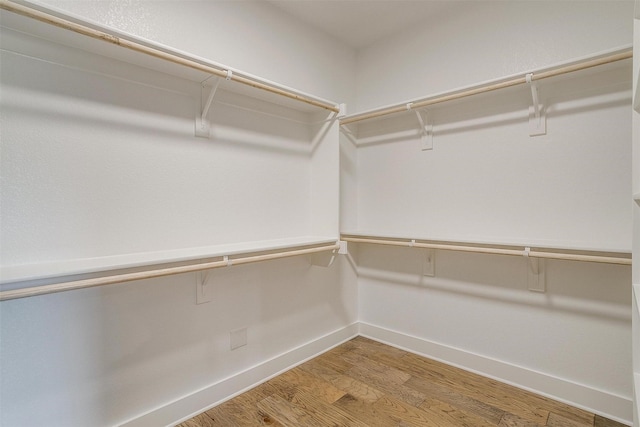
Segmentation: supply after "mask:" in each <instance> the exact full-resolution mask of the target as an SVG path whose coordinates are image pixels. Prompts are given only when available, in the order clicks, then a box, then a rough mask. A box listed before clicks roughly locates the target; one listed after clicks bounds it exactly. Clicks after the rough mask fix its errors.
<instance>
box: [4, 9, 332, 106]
mask: <svg viewBox="0 0 640 427" xmlns="http://www.w3.org/2000/svg"><path fill="white" fill-rule="evenodd" d="M0 9H5V10H7V11H10V12H13V13H17V14H19V15H22V16H26V17H28V18H32V19H35V20H37V21H40V22H44V23H46V24H50V25H53V26H56V27H60V28H63V29H66V30H70V31H73V32H76V33H78V34H82V35H84V36H87V37H91V38H93V39H96V40H101V41H104V42H107V43H111V44H114V45H117V46H121V47H123V48H126V49H129V50H132V51H135V52H139V53H143V54H146V55H149V56H153V57H155V58H159V59H162V60H165V61H168V62H172V63H174V64H178V65H182V66H185V67H189V68H192V69H195V70H199V71H203V72H205V73H208V74H212V75H215V76H218V77H224V78H225V79H226V78H228V77H229V75H228V73H227V70H224V69H218V68H216V67H213V66H211V65H207V64H202V63H199V62H197V61H194V60H191V59H188V58H182V57H180V56H177V55H174V54H171V53H168V52H164V51H162V50H159V49H156V48H153V47H149V46H145V45H143V44H140V43H137V42H135V41H132V40H127V39H125V38H122V37H118V36H116V35H113V34H109V33H107V32H104V31H100V30H96V29H93V28H90V27H87V26H85V25H81V24H77V23H75V22H71V21H68V20H66V19H62V18H59V17H57V16H54V15H51V14H49V13H46V12H42V11H39V10H36V9H33V8H31V7H28V6H24V5H21V4H17V3H14V2H12V1H9V0H0ZM239 74H240V73H239V72H236V71H233V73H232V74H231V75H230V80H232V81H235V82H238V83H241V84H244V85H247V86H251V87H254V88H256V89H261V90H264V91H267V92H271V93H274V94H276V95H280V96H284V97H287V98H290V99H294V100H296V101H300V102H304V103H307V104H310V105H313V106H316V107H320V108H324V109H326V110H329V111H333V112H335V113H338V112H340V108H339V106H337V105H334V104H331V103H328V102H323V101H320V100H316V99H312V98H309V97H308V96H306V95H303V94H301V93H296V92H293V91H291V90H285V89H282V88H279V87H276V86H274V85H271V84H267V83H264V82H260V81H257V80H255V79H251V78H248V77H246V76H242V75H239Z"/></svg>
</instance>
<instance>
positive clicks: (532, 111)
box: [526, 73, 547, 136]
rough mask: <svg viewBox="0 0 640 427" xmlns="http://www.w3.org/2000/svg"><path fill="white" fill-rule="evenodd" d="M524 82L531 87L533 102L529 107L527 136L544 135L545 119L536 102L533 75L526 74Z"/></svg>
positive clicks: (545, 130)
mask: <svg viewBox="0 0 640 427" xmlns="http://www.w3.org/2000/svg"><path fill="white" fill-rule="evenodd" d="M526 80H527V83H529V86H530V87H531V98H532V100H533V105H532V106H531V107H529V136H538V135H545V134H546V133H547V117H546V114H545V112H544V108H542V107H541V106H540V101H539V100H538V86H537V84H536V82H534V81H533V73H529V74H527V75H526Z"/></svg>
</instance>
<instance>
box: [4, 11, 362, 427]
mask: <svg viewBox="0 0 640 427" xmlns="http://www.w3.org/2000/svg"><path fill="white" fill-rule="evenodd" d="M56 5H57V6H65V7H68V8H69V9H70V10H71V11H73V12H76V13H80V14H85V15H86V16H88V17H89V18H96V19H98V20H102V19H104V20H105V21H106V23H107V24H115V25H116V26H119V27H120V28H122V29H124V30H128V31H131V32H133V33H136V34H140V35H143V36H147V37H149V38H152V39H155V40H159V41H161V42H164V43H166V44H168V45H171V46H173V47H177V48H181V49H183V50H185V51H187V52H192V53H195V54H199V55H201V56H204V57H207V58H210V59H212V60H215V61H219V62H222V63H227V64H228V65H230V66H232V67H234V68H238V69H242V70H245V71H247V72H251V73H254V74H258V75H261V76H263V77H266V78H270V79H273V80H275V81H278V82H279V83H283V84H286V85H289V86H292V87H295V88H298V89H301V90H305V91H308V92H311V93H314V94H315V95H319V96H323V97H327V98H330V99H336V100H337V101H339V100H340V98H339V97H338V95H341V94H343V93H348V92H349V90H350V89H347V88H350V87H352V80H351V79H352V78H353V73H352V72H350V71H349V70H353V69H354V66H355V65H354V64H355V63H354V57H353V55H352V53H351V52H350V51H348V50H345V49H344V48H342V47H341V46H340V45H339V44H338V43H337V42H335V41H333V40H332V39H330V38H328V37H327V36H325V35H322V34H320V33H316V32H314V31H312V30H310V29H308V28H306V27H304V26H302V25H300V24H298V23H296V22H295V21H293V20H292V19H290V18H288V17H286V16H284V15H282V14H281V13H280V12H277V11H276V10H275V9H272V8H271V7H270V6H269V5H267V4H265V3H262V2H256V3H251V2H188V3H185V2H133V3H127V5H128V6H127V7H129V8H130V9H127V10H123V9H121V8H122V7H124V6H123V3H121V2H95V3H85V2H78V3H74V4H61V3H56ZM105 8H106V9H105ZM125 9H126V7H125ZM120 13H122V15H120ZM124 16H126V17H129V18H127V19H131V21H128V22H126V25H119V24H122V22H114V21H112V20H111V19H112V18H113V19H115V20H116V21H117V20H118V19H119V18H120V17H124ZM3 43H6V44H8V43H10V40H9V38H8V37H3ZM5 46H6V45H5ZM12 46H13V45H12ZM23 47H24V48H25V49H27V50H28V51H29V54H30V55H16V54H12V53H10V52H3V60H2V78H3V81H2V83H3V88H2V90H3V98H2V101H3V108H2V122H3V139H2V148H1V149H2V156H1V157H2V161H3V164H2V170H3V182H2V186H3V193H2V197H3V201H2V209H3V213H2V216H3V224H2V226H3V227H4V228H3V235H2V239H3V241H2V243H3V244H2V250H3V251H4V252H3V253H2V260H3V264H20V263H28V262H43V261H55V260H64V259H69V258H77V257H92V256H103V255H110V254H114V253H122V251H123V250H128V251H130V252H137V251H149V250H154V249H155V250H162V249H175V248H179V247H185V246H186V247H190V246H200V245H209V244H215V243H233V242H234V241H246V240H260V239H272V238H278V237H292V236H296V235H297V236H300V235H305V234H308V233H309V231H310V230H319V231H320V232H322V233H327V234H332V235H336V234H337V220H338V218H337V217H338V211H337V185H338V176H337V157H338V151H337V142H336V141H335V138H336V137H337V131H336V129H335V125H334V128H333V129H332V130H331V132H332V136H327V135H326V134H321V136H322V139H324V140H329V139H331V138H333V139H334V143H332V145H331V146H332V147H333V149H331V148H327V147H326V144H325V145H321V146H320V147H319V148H318V146H317V144H318V142H319V141H315V140H314V138H315V137H316V136H315V135H318V134H317V133H316V131H317V130H318V129H316V128H318V127H320V128H321V127H322V126H308V125H303V124H300V123H299V122H300V121H303V120H306V119H309V117H308V116H307V114H306V113H299V112H292V111H284V110H282V111H281V109H280V108H276V107H274V106H272V105H271V106H267V107H266V110H265V106H264V105H260V102H258V101H255V100H250V99H245V98H243V97H241V96H238V95H232V94H229V93H225V92H221V93H219V94H218V95H217V97H216V103H215V104H214V106H213V107H212V112H211V117H212V121H213V130H212V133H213V137H212V138H211V139H208V140H207V139H200V138H195V137H194V136H193V128H194V119H193V118H194V117H195V113H196V110H197V108H198V105H199V102H200V99H199V97H200V93H199V87H198V86H199V85H198V84H195V83H189V82H185V81H182V80H180V79H176V78H173V77H168V76H166V75H162V74H160V73H154V72H151V71H148V70H144V69H141V68H137V67H133V66H130V65H126V64H122V63H118V62H116V61H113V60H107V59H104V58H99V57H96V56H94V55H92V54H90V53H81V54H78V52H73V51H69V50H68V49H65V48H53V47H51V46H48V45H47V44H46V41H45V42H42V41H33V40H30V41H28V42H27V43H26V47H25V46H23ZM309 52H314V55H310V54H309ZM35 53H38V55H35ZM31 54H33V55H35V56H44V57H45V58H46V59H47V61H44V62H43V61H40V60H38V59H34V58H32V57H31V56H33V55H31ZM300 57H305V58H308V59H309V60H305V61H302V60H298V58H300ZM336 64H340V67H336ZM338 68H340V69H339V70H338ZM345 70H347V71H346V72H345ZM218 101H223V102H225V103H232V104H236V105H240V106H241V107H248V108H252V109H258V110H259V109H262V110H263V111H266V112H267V113H269V114H271V116H266V115H261V114H260V113H254V112H251V111H247V110H243V109H241V108H237V107H229V106H225V105H222V104H221V103H219V102H218ZM279 115H281V116H283V118H277V116H279ZM314 119H317V118H314ZM314 144H315V149H314ZM323 144H324V143H323ZM322 164H325V165H330V166H329V167H328V168H327V170H326V171H320V172H319V173H316V169H320V166H321V165H322ZM329 173H331V176H330V180H322V179H321V174H329ZM314 174H315V175H314ZM327 181H329V185H327ZM332 186H333V187H332ZM331 188H333V190H331ZM327 193H328V194H327ZM314 196H315V198H314ZM327 197H330V198H331V200H330V203H328V204H326V205H324V206H323V208H324V209H326V211H323V212H324V214H325V215H326V216H329V215H330V218H325V219H326V221H324V220H321V219H318V218H317V217H315V216H312V211H314V210H315V209H314V207H315V206H314V205H315V204H316V203H319V200H323V199H327ZM209 283H210V284H209V288H210V289H213V301H212V302H210V303H206V304H202V305H196V304H195V289H196V275H195V274H185V275H178V276H170V277H167V278H163V279H157V280H145V281H138V282H130V283H125V284H121V285H114V286H108V287H103V288H99V289H87V290H79V291H71V292H67V293H60V294H53V295H47V296H40V297H33V298H27V299H22V300H12V301H4V302H2V305H1V307H0V328H1V329H0V352H1V353H0V358H1V360H2V364H1V372H0V376H1V377H2V381H1V385H0V387H1V388H0V400H1V401H2V411H1V412H2V414H1V420H0V424H2V425H31V424H40V425H51V426H74V425H77V426H89V425H96V426H98V425H99V426H103V425H114V424H120V423H123V422H126V421H128V420H132V419H136V418H137V417H139V416H141V415H143V414H144V413H146V412H148V411H153V410H155V409H158V408H160V407H163V406H164V405H167V404H171V403H172V402H180V404H179V405H178V406H177V407H178V409H171V410H167V411H165V412H162V411H161V412H162V413H163V414H165V415H163V416H164V418H163V419H161V421H158V420H157V419H154V421H153V422H149V421H144V420H143V421H141V422H142V424H144V423H147V425H158V424H157V422H158V423H160V422H161V423H165V424H166V423H170V422H172V421H177V417H182V416H187V415H189V413H190V412H189V411H198V410H201V409H203V407H204V405H210V404H213V403H215V401H212V400H209V401H206V403H203V404H202V406H199V407H197V406H194V405H196V404H197V403H198V402H200V400H197V399H195V400H194V399H192V400H191V401H190V400H189V398H188V396H189V395H192V394H193V393H196V392H201V391H202V390H213V391H212V392H211V393H213V394H211V395H215V396H218V399H221V398H224V397H226V396H228V395H229V394H231V393H234V392H237V391H239V388H238V387H240V388H242V387H247V386H248V385H250V382H249V383H247V382H246V380H243V381H245V382H244V383H243V382H242V381H236V382H235V383H233V384H230V383H228V382H224V381H223V380H225V379H228V378H229V377H233V376H234V375H237V374H239V373H241V372H245V371H249V372H253V374H252V375H248V376H247V375H245V376H244V377H243V378H254V381H257V380H260V379H264V376H266V375H270V374H273V373H275V372H276V371H277V369H282V368H283V367H284V366H283V364H285V366H286V363H289V364H291V363H295V362H297V361H300V357H308V356H310V354H309V352H310V351H313V350H314V349H315V350H316V351H319V350H323V349H326V347H324V348H320V349H318V346H317V345H316V346H315V347H314V345H313V343H314V342H316V341H317V340H323V341H322V343H323V345H327V344H326V343H327V341H326V340H325V338H324V337H326V336H327V335H328V336H329V337H330V338H331V339H329V341H328V342H329V343H331V342H332V340H333V341H335V339H336V338H335V333H336V331H338V336H339V337H342V338H344V334H342V335H340V331H344V330H345V328H347V330H350V329H348V327H349V325H352V324H353V323H354V322H355V321H356V320H357V302H356V296H357V295H356V292H357V288H356V286H355V273H354V271H353V268H352V266H351V265H349V264H348V263H346V262H343V261H342V260H337V262H335V263H334V264H333V266H331V267H330V268H322V267H317V266H311V265H310V264H309V262H308V260H307V258H305V257H297V258H291V259H285V260H279V261H274V262H268V263H260V264H253V265H247V266H238V267H233V268H231V269H226V270H224V271H222V270H218V271H212V272H211V273H210V276H209ZM243 327H246V328H247V334H248V345H247V346H246V347H242V348H240V349H238V350H234V351H233V352H232V351H230V349H229V332H230V331H232V330H235V329H238V328H243ZM334 343H335V342H334ZM300 348H302V349H303V350H302V351H301V350H299V349H300ZM305 352H306V353H305ZM287 354H294V356H288V357H286V356H283V355H287ZM296 358H298V359H296ZM272 360H276V361H277V363H275V362H274V363H272V362H271V361H272ZM265 363H266V364H267V366H266V367H265ZM274 369H276V371H273V370H274ZM260 375H262V376H260ZM185 397H187V399H183V398H185ZM181 399H182V400H181ZM185 402H186V403H185ZM190 402H191V403H190ZM194 402H195V403H194ZM171 408H176V406H173V407H171ZM185 408H186V409H185ZM185 411H186V413H185ZM172 417H173V418H172Z"/></svg>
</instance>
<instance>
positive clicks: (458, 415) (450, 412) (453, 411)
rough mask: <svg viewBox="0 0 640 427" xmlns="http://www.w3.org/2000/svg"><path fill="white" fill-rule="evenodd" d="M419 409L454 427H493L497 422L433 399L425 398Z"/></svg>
mask: <svg viewBox="0 0 640 427" xmlns="http://www.w3.org/2000/svg"><path fill="white" fill-rule="evenodd" d="M419 408H420V409H422V410H423V411H425V412H427V413H429V414H437V415H438V416H439V417H440V418H442V419H443V420H446V421H447V422H449V423H451V425H455V426H469V427H494V426H496V425H497V424H498V421H499V420H498V421H490V420H488V419H486V418H484V417H481V416H478V415H476V414H474V413H472V412H469V411H466V410H465V409H464V408H461V407H459V406H454V405H451V404H450V403H448V402H443V401H442V400H439V399H437V398H434V397H429V398H427V399H426V400H425V401H424V402H422V404H421V405H420V406H419Z"/></svg>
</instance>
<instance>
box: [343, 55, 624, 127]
mask: <svg viewBox="0 0 640 427" xmlns="http://www.w3.org/2000/svg"><path fill="white" fill-rule="evenodd" d="M632 57H633V51H632V49H631V48H626V49H624V50H622V51H618V52H616V53H613V54H610V55H607V56H598V57H596V58H593V57H591V58H587V59H584V60H582V61H579V62H576V63H572V64H570V65H565V66H559V67H555V68H551V69H546V70H539V71H535V72H532V73H524V74H522V75H521V76H518V77H513V78H508V79H506V80H500V81H495V80H494V81H492V82H488V83H484V84H480V85H476V86H471V87H469V88H466V89H462V90H459V91H454V92H445V93H442V94H439V95H434V96H432V97H429V98H425V99H422V100H418V101H414V102H408V103H403V104H398V105H394V106H391V107H386V108H383V109H380V110H377V111H371V112H369V113H361V114H356V115H353V116H350V117H349V116H347V117H344V118H342V119H341V120H340V124H341V125H348V124H350V123H356V122H360V121H363V120H369V119H373V118H377V117H382V116H387V115H390V114H395V113H401V112H403V111H407V110H416V109H419V108H424V107H428V106H430V105H434V104H439V103H441V102H446V101H453V100H455V99H461V98H466V97H469V96H472V95H478V94H481V93H486V92H491V91H494V90H498V89H504V88H507V87H511V86H517V85H521V84H525V83H527V77H526V76H527V74H532V76H531V80H532V81H536V80H542V79H547V78H550V77H555V76H559V75H562V74H568V73H572V72H574V71H580V70H585V69H588V68H592V67H597V66H599V65H605V64H610V63H612V62H617V61H621V60H624V59H629V58H632Z"/></svg>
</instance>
